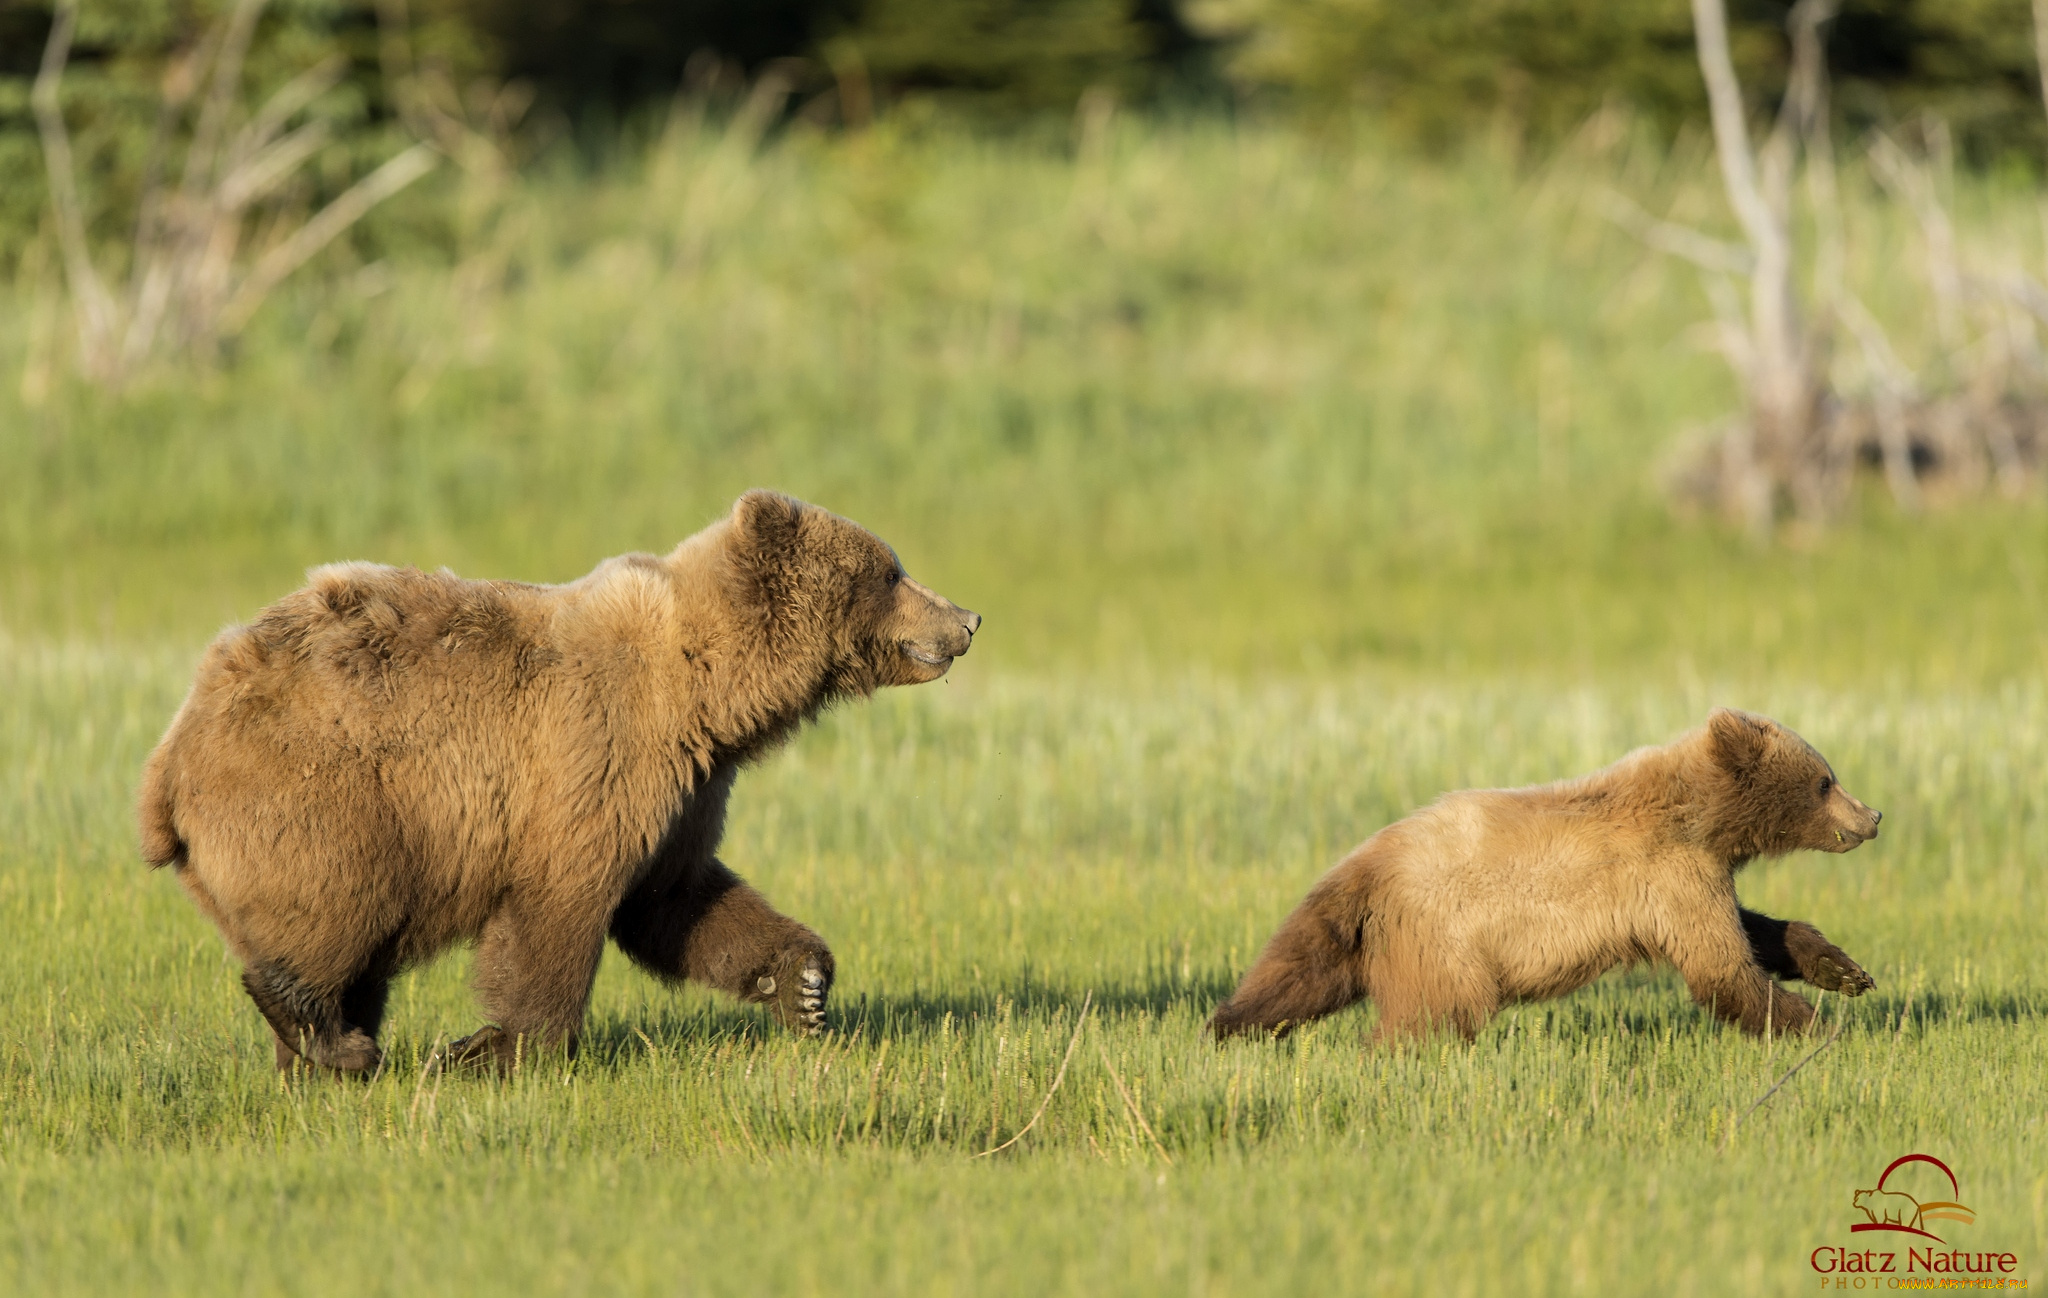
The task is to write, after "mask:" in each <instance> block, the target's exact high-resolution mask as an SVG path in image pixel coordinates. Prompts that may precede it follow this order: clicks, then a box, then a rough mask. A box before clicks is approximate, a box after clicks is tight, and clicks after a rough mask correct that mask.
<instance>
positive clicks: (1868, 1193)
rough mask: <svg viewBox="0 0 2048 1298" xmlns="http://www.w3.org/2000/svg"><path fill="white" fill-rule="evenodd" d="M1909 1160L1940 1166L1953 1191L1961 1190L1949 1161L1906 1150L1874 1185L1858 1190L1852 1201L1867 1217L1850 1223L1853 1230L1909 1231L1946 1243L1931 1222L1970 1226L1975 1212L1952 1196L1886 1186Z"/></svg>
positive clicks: (1974, 1218) (1955, 1192)
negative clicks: (1923, 1194)
mask: <svg viewBox="0 0 2048 1298" xmlns="http://www.w3.org/2000/svg"><path fill="white" fill-rule="evenodd" d="M1908 1163H1928V1164H1931V1165H1932V1166H1934V1167H1936V1168H1938V1169H1940V1171H1941V1174H1942V1175H1943V1176H1944V1177H1947V1178H1948V1188H1949V1191H1950V1193H1952V1194H1960V1193H1961V1189H1960V1187H1958V1186H1957V1185H1956V1174H1955V1173H1954V1172H1951V1171H1949V1170H1948V1164H1947V1163H1944V1162H1942V1161H1941V1160H1940V1159H1938V1158H1936V1157H1935V1156H1934V1155H1932V1154H1907V1155H1905V1156H1904V1157H1901V1158H1895V1159H1893V1160H1892V1162H1891V1166H1889V1167H1887V1168H1885V1169H1884V1172H1883V1174H1882V1175H1880V1176H1879V1177H1878V1178H1877V1187H1876V1188H1875V1189H1870V1190H1858V1191H1856V1196H1855V1198H1854V1200H1853V1201H1852V1202H1853V1203H1854V1205H1855V1208H1856V1210H1857V1211H1858V1212H1860V1213H1862V1214H1863V1215H1864V1217H1865V1218H1866V1220H1864V1221H1859V1222H1857V1223H1856V1224H1855V1225H1853V1226H1851V1227H1849V1229H1850V1230H1851V1231H1860V1230H1892V1231H1902V1232H1904V1233H1906V1234H1908V1235H1921V1236H1925V1237H1926V1238H1928V1239H1931V1240H1933V1241H1935V1242H1936V1243H1939V1244H1945V1243H1947V1242H1948V1241H1947V1240H1944V1239H1942V1237H1941V1236H1939V1235H1937V1234H1935V1233H1934V1232H1932V1231H1930V1230H1927V1229H1926V1224H1927V1223H1928V1222H1930V1221H1959V1222H1961V1223H1963V1224H1964V1225H1966V1226H1967V1225H1969V1224H1971V1223H1972V1222H1974V1221H1976V1220H1977V1214H1976V1213H1975V1212H1973V1211H1972V1210H1971V1209H1970V1208H1968V1207H1967V1206H1965V1205H1964V1204H1961V1203H1958V1202H1956V1201H1955V1200H1953V1199H1916V1198H1914V1197H1913V1196H1912V1195H1910V1194H1907V1193H1906V1192H1905V1191H1903V1190H1887V1189H1886V1188H1885V1182H1886V1181H1888V1180H1890V1179H1891V1175H1892V1173H1893V1172H1896V1171H1898V1170H1899V1169H1900V1168H1901V1167H1903V1166H1905V1165H1906V1164H1908Z"/></svg>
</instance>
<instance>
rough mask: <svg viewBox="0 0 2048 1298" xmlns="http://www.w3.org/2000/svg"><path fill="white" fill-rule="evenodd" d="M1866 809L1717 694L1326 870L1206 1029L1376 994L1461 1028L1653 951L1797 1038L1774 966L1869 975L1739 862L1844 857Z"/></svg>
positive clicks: (1860, 988)
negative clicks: (1740, 897) (1574, 767)
mask: <svg viewBox="0 0 2048 1298" xmlns="http://www.w3.org/2000/svg"><path fill="white" fill-rule="evenodd" d="M1880 818H1881V817H1880V814H1879V813H1878V812H1876V811H1873V810H1871V809H1870V808H1869V807H1866V806H1864V805H1863V804H1862V803H1861V802H1858V801H1857V800H1856V799H1855V798H1853V797H1851V796H1850V795H1849V791H1848V790H1847V789H1844V788H1843V787H1842V785H1841V783H1840V781H1838V780H1837V779H1836V778H1835V773H1834V770H1833V769H1832V768H1831V767H1830V766H1829V765H1828V763H1827V760H1826V759H1825V758H1823V757H1822V756H1821V755H1820V754H1819V753H1818V752H1815V751H1814V749H1813V748H1812V746H1811V745H1809V744H1807V743H1806V741H1804V740H1803V739H1801V738H1800V737H1799V736H1798V735H1795V734H1793V733H1792V732H1791V731H1790V730H1787V729H1785V728H1784V727H1783V726H1780V725H1779V724H1778V723H1777V722H1775V721H1772V720H1770V719H1769V718H1767V717H1760V716H1754V715H1751V714H1749V713H1744V712H1736V711H1732V710H1729V709H1725V708H1724V709H1720V710H1717V711H1716V712H1715V713H1714V714H1713V715H1712V716H1711V717H1709V718H1708V719H1707V724H1706V725H1705V726H1703V727H1701V728H1699V729H1697V730H1694V731H1691V732H1689V733H1688V734H1686V735H1684V736H1683V737H1681V738H1680V739H1678V740H1677V741H1676V742H1675V743H1671V744H1668V745H1665V746H1663V747H1660V748H1644V749H1639V750H1637V751H1636V752H1633V753H1630V754H1629V755H1628V756H1626V757H1624V758H1622V759H1621V760H1620V761H1619V762H1616V763H1615V764H1614V765H1612V766H1609V767H1607V768H1606V769H1605V770H1601V771H1596V772H1595V773H1593V774H1591V775H1588V776H1585V777H1583V778H1581V779H1576V780H1567V781H1564V782H1562V783H1557V784H1544V785H1535V786H1532V787H1529V788H1521V789H1474V790H1467V791H1465V792H1460V793H1450V794H1446V795H1445V796H1444V797H1442V798H1440V799H1438V800H1437V801H1436V802H1435V803H1433V804H1431V805H1430V806H1428V807H1425V808H1423V809H1422V810H1420V811H1418V812H1416V813H1415V814H1414V815H1412V816H1409V817H1408V818H1407V819H1405V820H1402V821H1398V822H1396V823H1395V824H1392V825H1389V826H1387V827H1386V828H1385V829H1383V830H1381V831H1380V832H1379V833H1377V834H1374V835H1373V836H1372V837H1371V838H1369V839H1367V840H1366V841H1365V842H1364V843H1363V844H1362V845H1360V846H1359V847H1358V848H1357V849H1356V850H1355V851H1353V852H1352V853H1351V855H1350V856H1348V857H1346V858H1345V859H1344V861H1343V862H1341V863H1340V864H1339V865H1338V866H1337V867H1336V868H1335V869H1334V870H1331V871H1330V872H1329V873H1328V874H1327V875H1325V876H1324V877H1323V879H1322V880H1321V881H1320V882H1318V883H1317V884H1316V886H1315V887H1314V888H1313V889H1311V890H1310V892H1309V894H1308V897H1307V899H1306V900H1304V901H1303V902H1302V903H1301V905H1300V906H1299V907H1297V908H1296V909H1295V911H1294V913H1293V914H1291V915H1289V916H1288V917H1287V920H1286V922H1285V923H1283V924H1282V925H1281V926H1280V931H1279V932H1278V933H1276V934H1275V935H1274V936H1273V939H1272V941H1271V942H1269V943H1267V945H1266V948H1265V950H1264V951H1263V952H1262V953H1261V954H1260V955H1259V958H1258V960H1257V961H1256V962H1255V963H1254V964H1253V965H1252V967H1251V970H1250V971H1249V972H1248V973H1246V974H1245V976H1244V980H1243V982H1241V983H1240V984H1239V985H1238V988H1237V990H1236V992H1235V993H1233V994H1232V995H1231V997H1230V999H1228V1000H1227V1001H1225V1002H1224V1003H1223V1004H1222V1005H1221V1006H1219V1007H1218V1008H1217V1010H1216V1012H1215V1014H1214V1015H1213V1016H1212V1017H1211V1018H1210V1020H1209V1028H1210V1030H1211V1031H1213V1032H1214V1033H1215V1034H1216V1035H1217V1036H1218V1037H1219V1038H1221V1037H1226V1036H1230V1035H1232V1034H1234V1033H1240V1032H1249V1031H1253V1030H1264V1031H1268V1032H1272V1033H1275V1034H1284V1033H1285V1032H1286V1031H1288V1030H1289V1029H1290V1028H1293V1027H1295V1026H1298V1025H1300V1024H1302V1023H1306V1022H1308V1021H1310V1020H1312V1019H1317V1018H1320V1017H1322V1016H1323V1015H1325V1014H1330V1013H1334V1012H1335V1011H1337V1010H1340V1009H1343V1008H1344V1007H1346V1006H1348V1005H1351V1004H1353V1003H1354V1002H1356V1001H1358V1000H1361V999H1363V998H1366V997H1370V998H1371V999H1372V1000H1373V1002H1374V1003H1375V1004H1376V1005H1378V1006H1379V1010H1380V1024H1379V1030H1378V1033H1377V1036H1376V1040H1379V1041H1382V1042H1384V1041H1388V1040H1392V1039H1396V1038H1401V1037H1415V1036H1420V1035H1423V1034H1426V1033H1427V1032H1429V1031H1431V1030H1434V1029H1437V1028H1441V1027H1449V1028H1452V1029H1455V1030H1456V1031H1458V1032H1460V1033H1462V1034H1463V1035H1464V1036H1465V1037H1466V1038H1468V1039H1469V1038H1471V1037H1472V1036H1473V1035H1474V1034H1475V1033H1477V1032H1478V1031H1479V1029H1480V1028H1481V1027H1483V1026H1484V1025H1485V1024H1486V1022H1487V1020H1489V1019H1491V1018H1492V1017H1493V1015H1494V1013H1495V1012H1496V1011H1498V1010H1499V1009H1500V1007H1501V1006H1502V1005H1505V1004H1511V1003H1514V1002H1518V1001H1537V1000H1546V999H1549V998H1550V997H1553V996H1562V995H1564V994H1566V993H1567V992H1571V991H1574V990H1576V989H1578V988H1580V987H1583V986H1585V985H1586V984H1587V983H1589V982H1591V981H1593V980H1594V979H1595V978H1597V977H1599V976H1600V975H1601V974H1603V973H1605V972H1607V971H1608V970H1609V969H1612V968H1615V967H1616V966H1618V965H1624V964H1633V963H1637V962H1642V961H1659V960H1661V961H1667V962H1669V963H1670V964H1672V965H1674V966H1676V967H1677V969H1678V971H1679V973H1680V974H1681V975H1683V976H1684V978H1685V983H1686V987H1687V989H1688V990H1689V991H1690V992H1691V993H1692V997H1693V999H1694V1000H1695V1001H1697V1002H1698V1003H1699V1004H1701V1005H1703V1006H1705V1007H1706V1008H1707V1009H1708V1010H1709V1012H1711V1013H1713V1014H1714V1015H1715V1016H1717V1017H1719V1018H1721V1019H1723V1020H1726V1021H1728V1022H1731V1023H1735V1024H1738V1025H1740V1026H1741V1028H1742V1029H1743V1030H1744V1031H1745V1032H1750V1033H1755V1034H1767V1033H1773V1032H1801V1031H1804V1030H1805V1029H1806V1028H1807V1026H1808V1025H1809V1024H1810V1023H1811V1022H1812V1019H1813V1007H1812V1006H1811V1005H1810V1004H1808V1003H1807V1001H1806V1000H1805V999H1804V998H1803V997H1801V996H1799V995H1797V994H1795V993H1793V992H1790V991H1787V990H1785V989H1784V988H1782V987H1780V986H1778V985H1777V984H1776V983H1774V982H1773V981H1772V978H1774V977H1775V978H1788V979H1789V978H1800V979H1804V980H1805V981H1806V982H1808V983H1810V984H1811V985H1813V986H1815V987H1820V988H1824V989H1826V990H1829V991H1838V992H1841V993H1843V994H1844V995H1847V996H1858V995H1861V994H1862V993H1863V992H1865V991H1867V990H1869V989H1870V988H1871V987H1873V986H1875V983H1874V982H1873V981H1872V980H1871V978H1870V975H1868V974H1867V973H1865V972H1864V971H1863V969H1862V968H1861V966H1859V965H1858V964H1857V963H1856V962H1855V961H1854V960H1852V959H1850V958H1849V957H1848V956H1847V955H1846V954H1844V953H1843V952H1842V951H1841V950H1840V949H1839V948H1837V947H1836V946H1834V945H1833V944H1832V943H1830V942H1828V940H1827V939H1826V938H1824V937H1822V936H1821V935H1820V932H1819V930H1817V929H1815V928H1814V927H1813V926H1812V925H1810V924H1806V923H1804V922H1801V921H1796V920H1794V921H1789V922H1788V921H1785V920H1778V919H1772V918H1770V917H1769V916H1766V915H1760V914H1757V913H1756V912H1754V911H1749V910H1744V909H1742V907H1740V906H1739V905H1737V903H1736V899H1735V873H1736V871H1737V870H1739V869H1741V868H1742V867H1743V866H1744V865H1745V864H1747V863H1748V862H1750V861H1751V860H1754V859H1755V858H1757V857H1759V856H1778V855H1782V854H1784V853H1786V852H1793V851H1799V850H1801V849H1813V850H1818V851H1823V852H1847V851H1849V850H1851V849H1852V848H1854V847H1856V846H1857V845H1858V844H1861V843H1866V842H1868V841H1870V840H1871V839H1873V838H1875V837H1877V825H1878V821H1879V819H1880Z"/></svg>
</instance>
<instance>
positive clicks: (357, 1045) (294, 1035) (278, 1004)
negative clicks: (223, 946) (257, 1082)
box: [242, 960, 384, 1073]
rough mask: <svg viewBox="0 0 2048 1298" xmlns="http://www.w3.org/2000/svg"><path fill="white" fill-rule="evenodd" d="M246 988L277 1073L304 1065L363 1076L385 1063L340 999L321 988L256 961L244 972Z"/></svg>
mask: <svg viewBox="0 0 2048 1298" xmlns="http://www.w3.org/2000/svg"><path fill="white" fill-rule="evenodd" d="M242 986H243V987H244V988H246V989H247V990H248V992H249V999H251V1000H253V1001H255V1002H256V1008H257V1009H258V1010H261V1011H262V1013H263V1017H264V1019H265V1020H266V1021H267V1022H268V1023H269V1024H270V1031H271V1035H272V1036H273V1037H274V1038H275V1043H274V1046H273V1054H274V1055H275V1057H276V1060H277V1066H278V1067H279V1069H289V1068H290V1067H292V1065H293V1064H294V1063H295V1062H297V1061H298V1060H304V1061H305V1062H306V1063H308V1064H311V1065H313V1066H314V1067H316V1068H331V1069H334V1070H335V1071H336V1072H342V1073H365V1072H371V1071H374V1070H375V1069H376V1068H377V1067H378V1066H379V1065H381V1064H382V1063H383V1062H384V1054H383V1052H382V1051H380V1050H379V1049H377V1043H376V1042H375V1041H374V1040H372V1039H371V1038H370V1035H369V1034H368V1033H367V1032H364V1031H363V1030H362V1029H361V1028H360V1027H357V1026H356V1025H354V1024H352V1023H350V1022H349V1021H348V1019H347V1018H346V1017H345V1013H344V1010H343V1008H342V1003H343V996H342V993H340V992H333V991H327V990H324V989H322V988H320V987H317V986H315V985H314V984H312V983H310V982H308V981H306V980H304V979H301V978H299V977H298V976H297V975H295V974H293V973H292V972H291V971H290V970H289V969H287V968H285V967H284V965H282V964H280V963H278V962H277V961H275V960H257V961H252V962H251V963H250V964H249V965H248V967H246V968H245V969H243V971H242Z"/></svg>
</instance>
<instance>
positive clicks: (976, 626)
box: [960, 608, 981, 640]
mask: <svg viewBox="0 0 2048 1298" xmlns="http://www.w3.org/2000/svg"><path fill="white" fill-rule="evenodd" d="M960 625H962V626H964V627H966V628H967V638H968V639H970V640H972V639H973V638H974V633H975V632H976V631H979V630H981V614H979V613H970V612H968V611H967V610H966V609H964V608H963V609H961V610H960Z"/></svg>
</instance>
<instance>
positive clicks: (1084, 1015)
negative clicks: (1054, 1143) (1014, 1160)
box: [974, 988, 1095, 1158]
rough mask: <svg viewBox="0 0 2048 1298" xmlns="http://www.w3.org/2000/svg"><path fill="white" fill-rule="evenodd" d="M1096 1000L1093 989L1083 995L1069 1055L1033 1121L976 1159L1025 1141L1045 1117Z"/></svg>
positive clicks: (1069, 1047)
mask: <svg viewBox="0 0 2048 1298" xmlns="http://www.w3.org/2000/svg"><path fill="white" fill-rule="evenodd" d="M1094 1000H1095V992H1094V989H1092V988H1091V989H1089V990H1088V991H1087V992H1086V993H1084V994H1083V995H1082V997H1081V1012H1080V1014H1079V1015H1077V1016H1076V1017H1075V1019H1074V1035H1073V1036H1072V1037H1070V1038H1068V1040H1067V1053H1066V1054H1065V1055H1063V1056H1061V1058H1060V1068H1059V1071H1058V1072H1057V1073H1055V1074H1053V1079H1052V1085H1051V1086H1050V1087H1048V1088H1046V1092H1045V1098H1044V1099H1042V1100H1040V1101H1039V1102H1038V1111H1037V1112H1036V1113H1033V1114H1032V1115H1031V1121H1029V1122H1027V1123H1025V1124H1024V1125H1023V1126H1022V1127H1019V1128H1018V1129H1017V1134H1016V1135H1014V1136H1012V1137H1010V1138H1009V1139H1008V1140H1006V1141H1004V1142H1003V1143H1002V1144H1000V1145H997V1146H995V1147H994V1148H993V1149H984V1150H982V1151H981V1152H980V1153H979V1154H976V1155H975V1156H974V1157H976V1158H987V1157H988V1156H989V1155H990V1154H1000V1153H1002V1152H1003V1151H1004V1150H1006V1149H1008V1148H1009V1147H1010V1146H1012V1145H1014V1144H1016V1143H1017V1142H1018V1141H1020V1140H1022V1139H1024V1137H1025V1135H1026V1134H1027V1133H1028V1132H1030V1130H1031V1129H1032V1128H1033V1127H1035V1126H1037V1125H1038V1120H1039V1119H1040V1118H1042V1117H1044V1116H1045V1110H1046V1106H1047V1105H1049V1104H1051V1103H1052V1097H1053V1096H1055V1095H1058V1094H1059V1093H1060V1083H1061V1082H1064V1081H1066V1080H1067V1065H1068V1064H1070V1063H1072V1062H1074V1047H1076V1046H1078V1045H1080V1044H1081V1029H1082V1028H1084V1027H1086V1026H1087V1024H1088V1007H1089V1005H1090V1004H1091V1003H1092V1002H1093V1001H1094Z"/></svg>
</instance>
